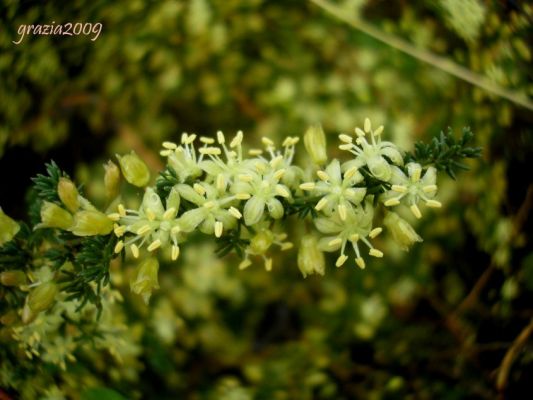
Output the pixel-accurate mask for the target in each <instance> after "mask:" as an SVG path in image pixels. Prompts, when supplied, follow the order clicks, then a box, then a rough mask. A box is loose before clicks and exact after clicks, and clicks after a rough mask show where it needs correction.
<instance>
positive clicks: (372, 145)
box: [339, 118, 403, 181]
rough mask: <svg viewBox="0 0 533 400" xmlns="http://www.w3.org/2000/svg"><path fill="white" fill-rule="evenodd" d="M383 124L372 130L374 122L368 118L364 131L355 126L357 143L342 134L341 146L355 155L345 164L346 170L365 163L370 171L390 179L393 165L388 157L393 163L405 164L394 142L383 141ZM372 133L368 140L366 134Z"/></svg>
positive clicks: (382, 178) (381, 178)
mask: <svg viewBox="0 0 533 400" xmlns="http://www.w3.org/2000/svg"><path fill="white" fill-rule="evenodd" d="M382 132H383V126H380V127H379V128H378V129H376V130H372V124H371V123H370V120H369V119H368V118H366V119H365V125H364V131H363V130H361V129H360V128H355V133H356V135H357V138H356V139H355V143H352V142H351V141H349V140H348V138H349V136H348V135H341V137H340V139H341V141H343V142H344V144H341V145H340V146H339V148H340V149H341V150H346V151H349V152H350V153H352V154H353V155H355V159H354V160H352V161H349V162H347V163H345V164H344V167H345V169H346V170H349V169H351V168H354V167H355V168H360V167H362V166H364V165H366V166H367V167H368V169H369V170H370V173H371V174H372V175H373V176H374V177H376V178H377V179H380V180H382V181H388V180H389V179H390V177H391V165H390V164H389V161H388V160H387V159H385V157H387V158H388V159H389V160H390V161H391V162H392V163H393V164H396V165H403V158H402V155H401V153H400V151H399V150H398V148H397V147H396V145H394V144H393V143H392V142H387V141H382V140H381V133H382ZM367 134H369V135H370V142H368V141H367V140H366V135H367Z"/></svg>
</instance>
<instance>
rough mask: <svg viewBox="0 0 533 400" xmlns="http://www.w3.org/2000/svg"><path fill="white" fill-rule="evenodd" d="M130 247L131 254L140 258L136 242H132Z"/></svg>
mask: <svg viewBox="0 0 533 400" xmlns="http://www.w3.org/2000/svg"><path fill="white" fill-rule="evenodd" d="M130 249H131V254H133V257H134V258H139V248H138V247H137V245H136V244H132V245H131V246H130Z"/></svg>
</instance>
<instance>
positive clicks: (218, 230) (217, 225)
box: [215, 221, 224, 238]
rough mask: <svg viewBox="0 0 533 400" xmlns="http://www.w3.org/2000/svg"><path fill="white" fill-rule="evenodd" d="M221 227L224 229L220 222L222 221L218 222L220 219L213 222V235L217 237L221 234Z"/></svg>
mask: <svg viewBox="0 0 533 400" xmlns="http://www.w3.org/2000/svg"><path fill="white" fill-rule="evenodd" d="M223 229H224V225H223V224H222V222H220V221H217V222H215V236H216V237H217V238H219V237H220V236H222V230H223Z"/></svg>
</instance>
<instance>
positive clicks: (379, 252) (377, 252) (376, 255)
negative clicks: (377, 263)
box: [368, 249, 383, 258]
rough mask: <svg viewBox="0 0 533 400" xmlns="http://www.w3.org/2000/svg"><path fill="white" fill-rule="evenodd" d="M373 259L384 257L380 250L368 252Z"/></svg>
mask: <svg viewBox="0 0 533 400" xmlns="http://www.w3.org/2000/svg"><path fill="white" fill-rule="evenodd" d="M368 254H370V255H371V256H372V257H377V258H381V257H383V252H381V251H379V250H378V249H370V251H369V252H368Z"/></svg>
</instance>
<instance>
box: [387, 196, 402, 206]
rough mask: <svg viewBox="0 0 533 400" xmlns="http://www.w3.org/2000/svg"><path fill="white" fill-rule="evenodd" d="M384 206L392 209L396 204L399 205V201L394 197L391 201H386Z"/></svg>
mask: <svg viewBox="0 0 533 400" xmlns="http://www.w3.org/2000/svg"><path fill="white" fill-rule="evenodd" d="M384 204H385V207H393V206H397V205H398V204H400V200H398V199H397V198H396V197H394V198H392V199H388V200H387V201H386V202H385V203H384Z"/></svg>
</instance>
